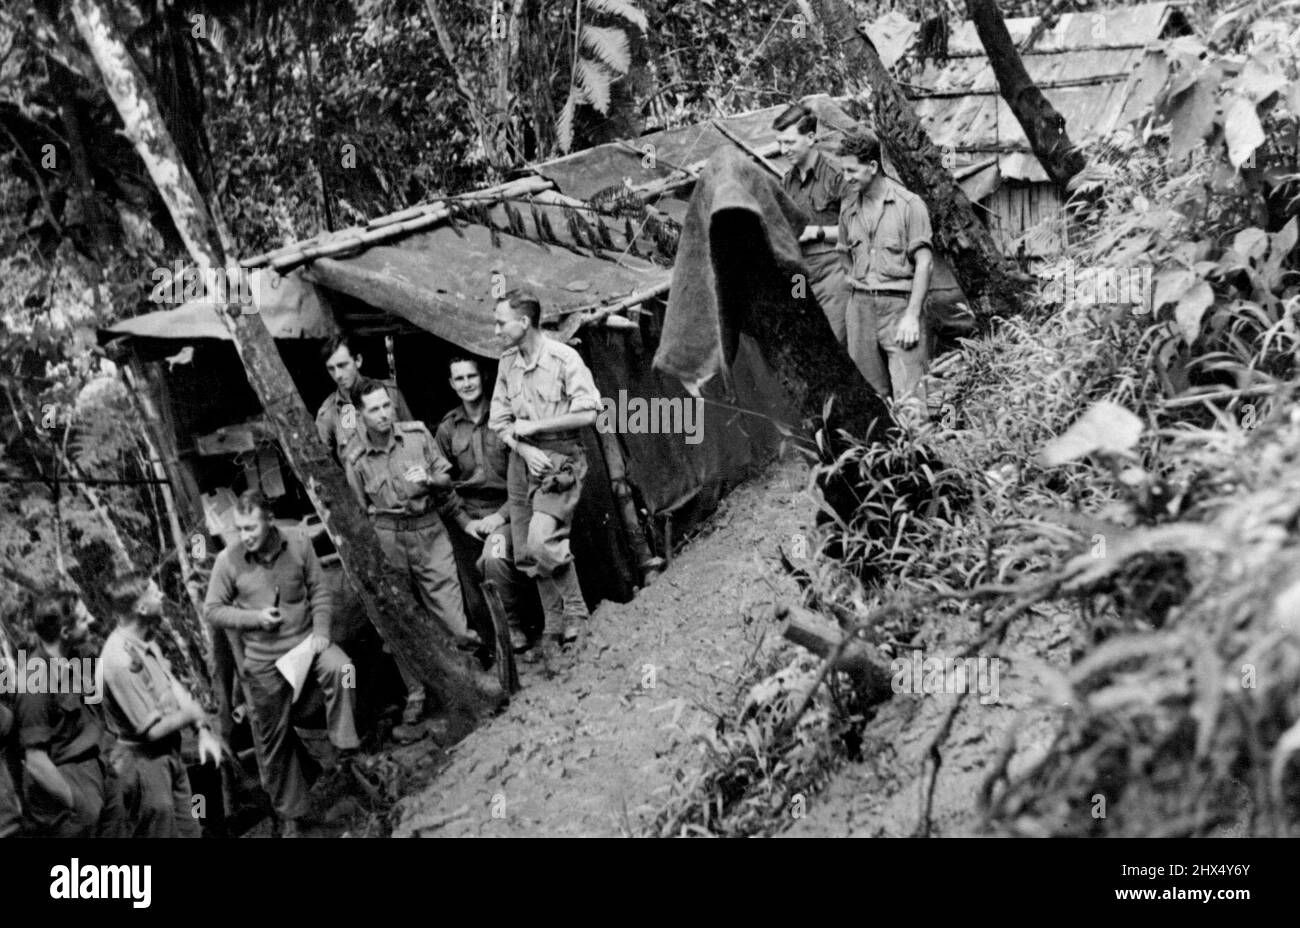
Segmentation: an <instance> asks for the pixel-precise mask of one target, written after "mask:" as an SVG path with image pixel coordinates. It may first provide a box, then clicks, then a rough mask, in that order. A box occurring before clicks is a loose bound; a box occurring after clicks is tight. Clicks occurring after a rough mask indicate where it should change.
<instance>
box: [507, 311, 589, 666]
mask: <svg viewBox="0 0 1300 928" xmlns="http://www.w3.org/2000/svg"><path fill="white" fill-rule="evenodd" d="M495 317H496V332H497V338H498V339H499V340H500V341H501V343H502V345H503V346H504V349H505V350H504V351H503V352H502V354H501V363H500V366H499V367H498V368H497V382H496V387H495V389H494V390H493V391H492V414H491V416H490V417H489V419H488V424H489V426H490V427H491V428H492V429H493V430H494V431H495V432H496V433H497V434H498V435H500V436H501V440H502V441H504V442H505V443H506V445H508V446H509V447H510V449H511V451H512V454H511V455H510V467H509V474H508V494H509V499H510V531H511V534H512V535H513V540H514V551H515V562H516V563H517V564H518V566H519V568H520V569H521V570H522V571H523V572H524V573H526V574H528V575H530V576H532V577H535V578H536V579H537V591H538V593H539V594H541V600H542V610H543V612H544V613H545V616H546V624H545V629H544V632H543V635H542V641H541V644H540V647H538V648H535V649H534V650H535V651H536V652H539V653H538V657H539V658H540V659H541V660H543V661H545V662H546V663H547V664H550V662H551V661H552V660H553V659H554V658H555V657H556V656H557V655H558V652H559V648H560V645H561V644H563V643H565V642H572V641H575V640H576V639H577V638H578V634H579V631H578V629H579V625H580V623H581V621H583V620H585V619H587V618H588V617H589V614H588V612H587V604H586V602H585V600H584V599H583V596H582V589H581V587H580V586H579V585H578V575H577V572H576V570H575V568H574V565H573V554H572V553H571V552H570V550H569V532H570V529H571V528H572V526H573V514H574V510H575V509H577V506H578V499H579V498H580V497H581V495H582V484H583V478H584V477H586V475H587V455H586V451H585V450H584V449H583V445H582V429H585V428H587V427H589V426H591V425H592V424H593V423H594V422H595V421H596V415H597V411H598V410H599V409H600V408H601V404H600V394H599V393H598V392H597V390H596V384H595V381H594V380H593V379H592V376H591V371H590V370H588V369H587V365H586V364H584V363H583V362H582V358H581V357H580V356H579V355H578V352H576V351H574V350H573V349H572V348H570V347H569V346H568V345H563V344H561V343H560V342H558V341H555V340H554V339H552V338H548V337H547V336H546V335H544V334H542V330H541V319H542V307H541V303H540V302H538V300H537V297H535V296H533V295H532V294H530V293H526V292H523V291H520V290H512V291H510V292H509V293H507V294H506V295H505V296H504V297H503V298H502V299H501V300H500V301H499V302H498V303H497V305H496V310H495Z"/></svg>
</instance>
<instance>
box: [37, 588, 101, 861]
mask: <svg viewBox="0 0 1300 928" xmlns="http://www.w3.org/2000/svg"><path fill="white" fill-rule="evenodd" d="M74 599H75V598H74V597H73V596H71V595H70V594H66V593H59V594H56V595H55V596H53V597H51V598H49V599H47V600H45V601H44V602H42V603H40V605H38V606H37V608H36V617H35V621H34V623H33V624H34V626H35V632H36V637H37V638H38V639H39V641H40V645H39V647H38V651H37V656H36V658H35V659H33V660H34V661H36V662H39V663H38V664H37V666H43V667H44V671H45V676H46V679H47V685H46V686H44V687H42V688H41V690H42V691H40V692H32V691H31V688H28V691H27V692H25V693H21V694H19V696H18V700H17V702H16V703H15V705H14V715H15V716H16V717H17V724H18V742H19V744H20V745H21V747H22V749H23V752H24V758H23V760H24V767H25V773H24V776H23V781H24V783H23V797H24V800H25V801H24V803H23V804H24V806H25V808H26V814H27V820H28V823H29V827H30V829H31V830H32V831H33V832H34V833H35V834H39V835H43V836H45V837H54V838H91V837H98V838H105V837H108V838H116V837H119V836H120V835H121V831H122V828H123V826H124V824H125V821H124V819H125V814H124V810H123V807H122V792H121V787H120V784H119V783H118V779H117V776H116V774H115V773H114V772H113V768H112V766H111V765H110V764H109V761H108V758H107V757H105V756H104V752H103V750H102V747H103V743H104V729H103V727H102V726H101V725H100V723H99V720H98V719H97V718H96V716H95V715H94V713H92V712H91V710H90V707H89V706H88V705H87V702H86V697H87V696H89V695H92V694H90V693H87V692H84V690H85V689H86V688H87V683H86V681H85V679H84V675H83V677H82V682H81V688H82V690H83V692H80V693H78V692H74V690H75V689H76V688H77V685H76V675H75V674H73V673H72V672H71V668H70V667H69V663H70V661H72V660H76V659H77V658H76V647H77V645H79V644H80V643H82V642H84V641H85V640H86V637H87V634H88V633H89V630H90V621H91V620H90V616H89V614H88V613H86V611H85V609H84V607H81V606H80V604H79V603H76V602H74ZM33 660H29V661H28V667H27V668H18V669H19V671H20V672H30V669H31V666H32V664H33ZM100 695H102V694H100Z"/></svg>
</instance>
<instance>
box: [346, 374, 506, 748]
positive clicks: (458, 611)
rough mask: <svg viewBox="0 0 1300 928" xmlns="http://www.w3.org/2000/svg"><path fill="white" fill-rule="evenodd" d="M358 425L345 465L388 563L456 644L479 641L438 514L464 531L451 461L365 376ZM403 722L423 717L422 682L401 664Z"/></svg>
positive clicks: (419, 424)
mask: <svg viewBox="0 0 1300 928" xmlns="http://www.w3.org/2000/svg"><path fill="white" fill-rule="evenodd" d="M357 399H358V400H359V401H360V402H361V407H360V408H361V423H362V427H361V428H360V429H358V430H357V434H356V437H355V438H354V439H353V441H352V444H351V445H349V447H348V451H347V455H346V461H345V468H344V469H345V470H346V472H347V477H348V484H349V485H350V486H351V487H352V492H353V493H354V494H356V497H357V501H358V502H360V504H361V506H362V508H364V509H365V510H366V511H367V512H369V513H370V514H371V516H373V518H374V524H375V534H377V535H378V536H379V544H380V547H382V548H383V551H384V556H385V557H387V558H388V562H389V563H390V564H392V565H393V566H394V567H396V568H397V569H398V570H400V571H402V572H403V573H405V574H406V575H407V576H408V577H410V579H411V584H412V586H413V587H414V592H415V596H416V598H417V599H418V600H419V601H420V602H421V604H423V606H424V608H425V610H426V611H427V612H428V613H429V615H431V616H433V617H434V618H435V619H437V620H438V621H439V622H441V623H442V625H443V627H444V628H445V629H446V630H447V633H448V634H449V635H451V637H452V639H453V640H454V641H455V643H456V646H457V647H460V648H463V649H466V650H472V649H474V648H477V647H478V646H479V645H481V644H482V640H481V639H480V638H479V636H478V635H477V633H475V632H473V631H472V630H470V628H469V626H468V623H467V622H466V619H465V605H464V601H463V600H462V599H461V588H460V580H459V579H458V578H457V576H456V557H455V554H454V553H453V551H452V547H451V538H450V537H449V535H448V533H447V527H446V525H444V524H443V517H444V516H445V517H446V519H447V521H448V522H450V523H454V524H456V525H458V526H460V527H461V528H462V529H464V528H466V527H467V526H468V525H469V523H470V519H469V516H467V515H466V514H465V510H464V508H463V507H462V506H461V504H460V500H459V499H458V498H457V496H456V493H455V491H454V490H452V488H451V465H450V464H448V463H447V459H446V458H444V457H443V456H442V454H441V453H439V451H438V446H437V445H436V444H435V443H434V440H433V436H432V435H430V434H429V430H428V429H427V428H425V426H424V423H423V422H400V421H397V422H395V421H394V410H393V399H392V396H391V395H390V394H389V392H388V387H387V385H385V384H384V383H382V382H381V381H378V380H367V381H365V382H363V383H362V384H361V385H360V386H359V387H358V388H357ZM394 656H395V657H396V658H397V666H398V669H399V670H401V672H402V677H403V679H404V680H405V682H406V688H407V696H406V709H405V711H404V712H403V714H402V722H403V723H404V724H405V725H414V724H415V723H416V722H418V721H419V720H420V718H421V716H423V714H424V696H425V693H424V686H423V684H422V683H421V682H420V681H419V680H418V679H417V678H416V677H415V675H414V674H413V673H412V672H411V671H410V669H409V668H407V667H406V665H405V662H404V660H403V658H402V656H401V655H394Z"/></svg>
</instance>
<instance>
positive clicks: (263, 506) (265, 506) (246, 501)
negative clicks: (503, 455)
mask: <svg viewBox="0 0 1300 928" xmlns="http://www.w3.org/2000/svg"><path fill="white" fill-rule="evenodd" d="M254 510H256V511H259V512H261V513H262V515H264V516H266V517H267V518H268V519H269V518H270V517H271V504H270V503H269V502H267V499H266V494H265V493H263V492H262V491H261V490H245V491H244V492H243V493H240V494H239V498H238V499H237V500H235V512H236V513H237V514H238V515H241V516H249V515H252V514H253V512H254Z"/></svg>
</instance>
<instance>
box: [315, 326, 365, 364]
mask: <svg viewBox="0 0 1300 928" xmlns="http://www.w3.org/2000/svg"><path fill="white" fill-rule="evenodd" d="M340 348H346V349H347V350H348V354H349V355H351V356H352V357H354V358H355V357H356V356H357V346H356V344H355V343H354V342H353V341H352V336H351V335H346V334H344V333H342V332H340V333H339V334H338V335H335V336H334V337H333V338H331V339H330V340H329V341H327V342H326V343H325V344H324V345H322V346H321V350H320V359H321V361H322V363H323V362H327V361H329V359H330V358H332V357H333V356H334V352H336V351H338V350H339V349H340Z"/></svg>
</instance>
